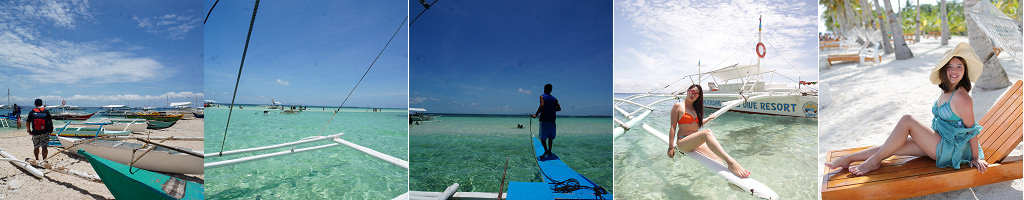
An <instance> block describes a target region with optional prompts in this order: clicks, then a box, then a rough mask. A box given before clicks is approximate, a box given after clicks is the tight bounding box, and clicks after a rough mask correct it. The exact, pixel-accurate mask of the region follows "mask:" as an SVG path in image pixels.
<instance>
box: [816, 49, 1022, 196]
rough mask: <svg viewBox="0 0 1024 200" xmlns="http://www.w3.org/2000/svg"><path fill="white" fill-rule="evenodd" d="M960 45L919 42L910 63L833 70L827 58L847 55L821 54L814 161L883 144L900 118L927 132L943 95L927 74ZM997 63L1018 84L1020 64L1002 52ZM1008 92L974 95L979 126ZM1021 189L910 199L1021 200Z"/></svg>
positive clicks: (888, 58) (887, 61)
mask: <svg viewBox="0 0 1024 200" xmlns="http://www.w3.org/2000/svg"><path fill="white" fill-rule="evenodd" d="M960 42H967V37H963V36H954V37H953V38H952V39H951V40H950V41H949V45H946V46H940V45H939V40H938V39H922V41H921V42H919V43H915V44H910V45H909V46H910V49H911V50H912V51H913V53H914V58H912V59H908V60H895V57H894V55H893V54H889V55H883V56H882V62H881V63H879V64H874V65H872V64H868V65H863V66H858V65H857V64H856V63H855V62H845V63H835V64H834V65H833V66H832V68H831V69H828V68H825V66H827V65H825V64H824V62H825V61H824V60H825V56H827V55H828V54H835V53H844V52H846V51H839V50H826V51H823V52H821V53H820V54H819V60H820V61H821V63H822V65H820V66H822V67H821V69H820V74H819V75H820V76H821V82H822V83H823V85H822V89H821V90H822V97H821V99H822V102H821V103H820V105H822V106H821V108H820V110H819V118H820V119H822V120H819V121H818V123H819V129H818V130H819V132H818V141H819V144H818V145H819V146H818V160H819V161H823V160H824V159H825V153H826V152H828V151H830V150H836V149H845V148H852V147H861V146H871V145H879V144H881V143H882V142H884V141H885V139H886V137H887V136H888V135H889V133H890V132H891V131H892V128H893V127H894V126H895V125H896V122H897V121H898V120H899V119H900V117H902V116H903V115H911V116H913V117H914V118H915V119H917V120H918V121H920V122H921V123H923V124H924V125H925V126H931V119H932V117H933V116H932V114H931V107H932V104H933V103H934V102H935V100H936V99H937V97H938V96H939V94H940V93H941V90H940V89H939V88H938V87H937V86H935V85H932V84H931V82H929V81H928V76H929V74H930V70H931V69H932V68H933V67H934V66H935V64H936V63H937V62H939V61H940V59H941V58H942V55H943V53H944V52H945V51H946V50H949V49H952V48H953V47H955V46H956V44H958V43H960ZM855 50H856V49H853V50H848V51H855ZM999 59H1000V61H1001V63H1002V64H1003V68H1004V69H1005V70H1006V74H1007V77H1008V78H1009V80H1010V82H1011V83H1012V82H1015V81H1017V80H1021V76H1022V71H1024V68H1022V65H1021V63H1020V62H1019V61H1018V60H1014V59H1013V58H1012V57H1011V55H1010V54H1009V53H1005V52H1004V53H1002V54H1001V55H1000V56H999ZM1006 89H1008V87H1006V88H1001V89H995V90H983V89H980V88H977V87H975V88H974V89H972V90H971V92H970V94H971V97H972V98H973V101H974V115H975V119H977V120H980V119H981V117H982V116H984V115H985V113H986V112H987V111H988V110H989V108H990V107H992V105H993V104H994V102H995V101H996V100H998V98H999V97H1000V95H1002V94H1003V93H1004V92H1005V91H1006ZM1022 146H1024V145H1018V146H1017V147H1016V148H1015V149H1014V150H1013V152H1011V153H1010V155H1009V158H1007V159H1014V158H1016V159H1020V157H1021V155H1022ZM825 170H827V169H825V166H824V165H820V167H819V168H818V179H817V180H819V181H820V180H821V179H822V174H823V173H824V171H825ZM819 185H820V182H819ZM1022 188H1024V181H1022V179H1017V180H1013V181H1006V182H1001V183H996V184H990V185H984V186H978V187H974V188H969V189H963V190H956V191H950V192H944V193H939V194H932V195H927V196H922V197H915V198H912V199H1021V198H1022V196H1024V193H1022V191H1024V190H1022ZM819 189H820V188H819Z"/></svg>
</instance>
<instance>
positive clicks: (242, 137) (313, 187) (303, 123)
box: [204, 106, 409, 199]
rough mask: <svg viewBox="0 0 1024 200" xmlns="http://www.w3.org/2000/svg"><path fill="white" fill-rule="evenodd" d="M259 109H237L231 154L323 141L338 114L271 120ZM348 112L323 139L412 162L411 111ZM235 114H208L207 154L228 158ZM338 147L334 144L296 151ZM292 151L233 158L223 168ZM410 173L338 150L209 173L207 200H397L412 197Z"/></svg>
mask: <svg viewBox="0 0 1024 200" xmlns="http://www.w3.org/2000/svg"><path fill="white" fill-rule="evenodd" d="M262 110H264V109H256V107H245V109H237V108H236V109H235V110H234V113H233V116H232V117H231V127H230V130H229V131H228V135H227V142H226V143H224V149H225V150H235V149H242V148H252V147H259V146H266V145H272V144H280V143H285V142H292V141H297V140H299V139H302V138H305V137H309V136H316V135H317V133H318V132H319V131H320V129H321V128H322V127H323V126H324V124H325V123H326V122H327V119H328V118H330V117H331V114H333V111H320V109H316V110H312V109H311V110H309V111H304V112H302V113H299V114H281V113H279V112H278V111H271V114H269V115H264V114H263V112H262ZM385 111H386V112H366V109H359V108H351V109H350V108H346V109H343V110H342V112H341V113H338V115H337V116H335V118H334V120H332V121H331V124H330V125H329V126H328V127H327V130H325V131H324V132H323V135H331V134H336V133H341V132H344V133H345V135H343V136H341V138H342V139H344V140H347V141H349V142H352V143H356V144H359V145H362V146H364V147H367V148H370V149H374V150H377V151H379V152H381V153H385V154H388V155H391V156H394V157H397V158H400V159H403V160H408V159H409V156H408V140H407V138H408V134H407V133H408V132H407V131H406V130H407V129H406V124H408V117H407V116H408V115H407V111H406V110H405V109H385ZM227 115H228V109H227V106H224V107H220V108H207V109H206V116H207V117H206V123H205V128H204V131H205V134H204V135H205V144H204V147H205V149H206V152H208V153H212V152H217V151H220V149H221V141H223V140H222V138H223V137H224V126H225V122H226V121H227ZM324 144H330V143H329V142H327V141H323V142H314V143H311V144H305V145H299V146H297V147H296V148H303V147H311V146H319V145H324ZM285 150H287V148H283V149H276V150H272V151H263V152H257V153H246V154H239V155H231V156H225V157H216V156H211V157H207V158H206V160H205V161H206V162H207V163H209V162H216V161H222V160H228V159H234V158H241V157H246V156H252V155H258V154H262V153H270V152H278V151H285ZM407 177H408V171H406V170H405V169H404V168H401V167H398V166H394V165H392V164H390V163H387V162H384V161H382V160H379V159H376V158H374V157H372V156H369V155H366V154H364V153H362V152H359V151H356V150H354V149H352V148H349V147H347V146H335V147H331V148H326V149H320V150H315V151H310V152H303V153H297V154H291V155H287V156H281V157H274V158H269V159H263V160H259V161H253V162H249V163H243V164H237V165H232V166H226V167H220V168H215V169H207V170H206V171H205V178H206V183H207V184H206V185H205V187H206V188H205V189H206V191H205V192H204V193H205V195H206V198H211V199H229V198H244V199H282V198H283V199H391V198H394V197H396V196H398V195H401V194H404V193H405V192H407V186H408V178H407Z"/></svg>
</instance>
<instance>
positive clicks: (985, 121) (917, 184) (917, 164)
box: [821, 81, 1024, 199]
mask: <svg viewBox="0 0 1024 200" xmlns="http://www.w3.org/2000/svg"><path fill="white" fill-rule="evenodd" d="M1021 83H1022V82H1021V81H1017V82H1016V83H1014V84H1013V86H1012V87H1011V88H1010V89H1009V90H1007V91H1006V93H1004V94H1003V96H1002V97H1001V98H1000V99H999V100H998V101H996V102H995V104H994V105H993V106H992V108H991V109H990V110H989V111H988V113H986V114H985V116H984V117H982V118H981V121H979V123H978V124H980V125H981V126H982V127H984V128H983V129H982V131H981V133H980V134H979V135H978V136H977V137H979V139H980V140H979V144H980V146H981V148H982V150H983V151H984V152H985V161H987V162H988V163H991V164H990V165H989V167H988V171H987V172H985V173H984V174H981V173H978V171H977V169H975V168H973V167H966V166H963V167H961V168H960V169H959V170H957V169H953V168H937V167H935V160H932V159H931V158H929V157H927V156H924V157H915V156H892V157H889V158H888V159H885V160H884V161H882V164H881V167H880V168H878V169H876V170H874V171H871V172H869V173H868V174H866V175H864V176H854V175H852V174H850V171H849V170H845V169H842V170H831V171H830V170H826V172H825V175H824V177H823V179H824V180H823V181H822V185H821V198H822V199H900V198H908V197H916V196H923V195H928V194H935V193H940V192H947V191H953V190H960V189H965V188H971V187H975V186H980V185H987V184H992V183H998V182H1003V181H1009V180H1014V179H1020V178H1022V177H1024V176H1022V173H1024V171H1022V167H1024V165H1022V162H1021V161H1020V160H1019V159H1017V160H1013V161H1011V160H1004V159H1006V157H1007V155H1008V154H1009V153H1010V151H1013V149H1014V148H1016V147H1017V145H1019V144H1020V142H1021V140H1022V139H1024V138H1022V137H1021V136H1022V132H1024V128H1022V127H1021V124H1022V119H1024V118H1022V116H1024V115H1022V106H1021V103H1022V99H1024V97H1022V90H1021ZM866 148H868V147H859V148H851V149H842V150H835V151H829V152H828V153H827V154H826V155H825V160H826V162H832V160H833V159H839V158H840V157H842V156H843V155H847V154H850V153H854V152H857V151H860V150H863V149H866ZM858 164H860V162H854V163H852V164H851V165H850V166H851V167H854V166H857V165H858Z"/></svg>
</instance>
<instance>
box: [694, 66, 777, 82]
mask: <svg viewBox="0 0 1024 200" xmlns="http://www.w3.org/2000/svg"><path fill="white" fill-rule="evenodd" d="M764 71H765V70H764V69H761V66H758V65H739V64H733V65H730V66H727V67H722V68H719V69H716V70H714V71H711V72H708V73H709V74H711V75H712V76H715V77H718V78H719V79H722V80H732V79H737V78H742V77H747V76H752V75H757V74H761V73H762V72H764Z"/></svg>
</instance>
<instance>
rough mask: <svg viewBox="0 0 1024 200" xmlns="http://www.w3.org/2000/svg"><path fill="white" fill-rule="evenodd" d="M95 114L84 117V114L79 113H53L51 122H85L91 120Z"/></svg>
mask: <svg viewBox="0 0 1024 200" xmlns="http://www.w3.org/2000/svg"><path fill="white" fill-rule="evenodd" d="M95 114H96V113H92V114H88V115H86V114H79V113H68V112H64V113H54V114H53V115H52V117H53V120H87V119H89V118H91V117H92V116H93V115H95Z"/></svg>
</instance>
